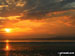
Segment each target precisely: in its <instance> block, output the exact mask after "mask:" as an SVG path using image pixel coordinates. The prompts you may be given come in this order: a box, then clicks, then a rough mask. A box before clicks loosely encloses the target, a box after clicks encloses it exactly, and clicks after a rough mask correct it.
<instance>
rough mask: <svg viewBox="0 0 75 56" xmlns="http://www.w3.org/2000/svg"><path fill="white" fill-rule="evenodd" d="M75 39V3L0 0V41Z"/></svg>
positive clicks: (67, 0) (64, 1) (47, 0)
mask: <svg viewBox="0 0 75 56" xmlns="http://www.w3.org/2000/svg"><path fill="white" fill-rule="evenodd" d="M27 38H28V39H29V38H30V39H31V38H36V39H37V38H40V39H43V38H45V39H46V38H47V39H58V38H59V39H75V0H0V39H27Z"/></svg>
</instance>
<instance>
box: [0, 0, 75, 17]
mask: <svg viewBox="0 0 75 56" xmlns="http://www.w3.org/2000/svg"><path fill="white" fill-rule="evenodd" d="M0 1H1V2H0V6H1V5H8V7H0V9H1V10H0V12H1V13H0V16H14V15H19V14H20V13H27V16H28V17H29V16H32V17H35V16H37V17H39V16H40V17H42V16H44V15H45V14H47V13H49V12H53V11H61V10H68V9H74V8H75V7H72V6H75V5H71V4H72V3H74V2H75V0H22V1H19V0H11V1H9V0H8V1H9V2H7V1H6V0H0ZM20 2H21V3H23V2H26V4H24V3H23V4H24V6H22V7H21V6H16V5H17V4H18V3H20ZM3 3H4V4H3ZM67 4H70V7H69V6H68V5H67ZM7 14H8V15H7Z"/></svg>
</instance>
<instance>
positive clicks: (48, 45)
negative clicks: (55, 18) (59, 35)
mask: <svg viewBox="0 0 75 56" xmlns="http://www.w3.org/2000/svg"><path fill="white" fill-rule="evenodd" d="M65 51H66V52H69V51H70V52H71V51H72V52H75V42H19V41H18V42H8V41H7V42H0V56H59V55H58V52H65Z"/></svg>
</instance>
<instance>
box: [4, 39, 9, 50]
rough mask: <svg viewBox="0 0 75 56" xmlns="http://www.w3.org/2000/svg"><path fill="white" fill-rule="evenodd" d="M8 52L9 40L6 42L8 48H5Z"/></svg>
mask: <svg viewBox="0 0 75 56" xmlns="http://www.w3.org/2000/svg"><path fill="white" fill-rule="evenodd" d="M5 50H6V51H9V50H10V48H9V40H6V48H5Z"/></svg>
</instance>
